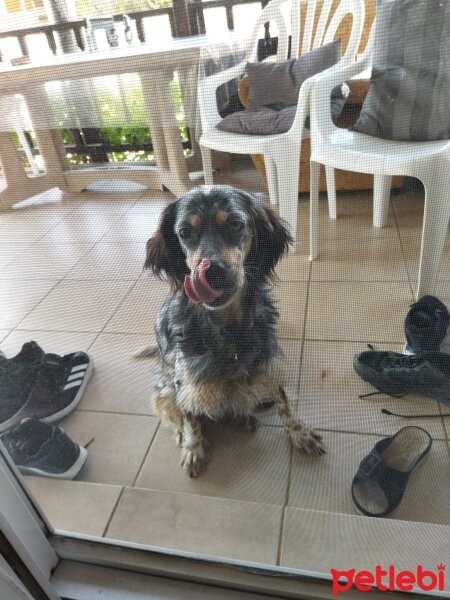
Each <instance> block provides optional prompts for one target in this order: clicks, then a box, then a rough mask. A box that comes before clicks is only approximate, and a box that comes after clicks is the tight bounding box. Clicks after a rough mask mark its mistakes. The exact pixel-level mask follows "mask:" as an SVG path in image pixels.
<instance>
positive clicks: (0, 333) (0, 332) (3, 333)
mask: <svg viewBox="0 0 450 600" xmlns="http://www.w3.org/2000/svg"><path fill="white" fill-rule="evenodd" d="M9 333H10V330H9V329H0V342H1V341H2V340H4V339H5V337H6V336H7V335H8V334H9Z"/></svg>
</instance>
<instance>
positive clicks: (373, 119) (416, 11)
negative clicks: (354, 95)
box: [353, 0, 450, 141]
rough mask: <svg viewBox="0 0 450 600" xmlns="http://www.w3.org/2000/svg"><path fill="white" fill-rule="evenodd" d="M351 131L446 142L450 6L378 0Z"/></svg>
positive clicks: (432, 0)
mask: <svg viewBox="0 0 450 600" xmlns="http://www.w3.org/2000/svg"><path fill="white" fill-rule="evenodd" d="M353 129H354V130H356V131H359V132H361V133H366V134H369V135H373V136H376V137H380V138H385V139H392V140H411V141H431V140H440V139H448V138H450V2H449V1H448V0H445V1H441V0H378V3H377V21H376V25H375V37H374V48H373V67H372V76H371V80H370V88H369V92H368V94H367V97H366V99H365V101H364V104H363V108H362V111H361V114H360V117H359V119H358V121H357V122H356V124H355V125H354V127H353Z"/></svg>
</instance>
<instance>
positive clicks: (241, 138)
mask: <svg viewBox="0 0 450 600" xmlns="http://www.w3.org/2000/svg"><path fill="white" fill-rule="evenodd" d="M332 4H333V0H323V2H322V6H320V5H318V4H317V2H316V0H309V1H308V5H307V10H306V17H305V25H304V28H303V31H304V33H303V38H302V40H300V39H299V37H300V34H299V32H300V31H301V24H300V1H299V0H293V2H292V7H291V8H289V5H290V2H289V0H272V1H271V2H270V3H269V4H268V5H267V6H266V7H265V8H264V10H263V11H262V12H261V14H260V15H259V18H258V20H257V22H256V25H255V29H254V31H253V34H252V37H251V41H250V44H249V51H248V54H247V56H246V58H245V60H243V61H242V62H241V63H240V64H238V65H236V66H234V67H232V68H230V69H227V70H226V71H222V72H221V73H218V74H215V75H212V76H210V77H205V78H200V81H199V107H200V117H201V123H202V131H203V133H202V135H201V137H200V141H199V144H200V148H201V152H202V159H203V171H204V175H205V183H206V184H208V185H211V184H212V183H213V169H212V162H211V150H219V151H223V152H231V153H238V154H263V155H264V163H265V168H266V174H267V182H268V188H269V196H270V202H271V204H278V205H279V214H280V216H281V217H282V218H283V219H285V220H286V221H287V223H288V224H289V227H290V231H291V234H292V236H293V238H294V240H295V239H296V233H297V203H298V180H299V169H300V151H301V140H302V137H308V136H309V130H308V129H305V128H304V123H305V120H306V117H307V116H308V114H309V92H310V86H311V78H310V79H308V80H306V81H305V82H304V83H303V85H302V86H301V88H300V93H299V97H298V103H297V112H296V115H295V119H294V122H293V124H292V127H291V128H290V129H289V131H287V132H286V133H282V134H276V135H267V136H262V135H242V134H236V133H228V132H225V131H220V130H219V129H217V128H216V125H217V123H219V121H220V120H221V117H220V115H219V113H218V112H217V106H216V90H217V88H218V87H219V86H220V85H222V84H224V83H226V82H227V81H230V80H232V79H235V78H238V77H241V76H242V75H243V74H244V72H245V66H246V63H247V62H248V61H253V62H255V61H256V60H257V59H256V51H257V44H258V38H260V37H261V29H262V28H263V26H264V24H265V23H267V22H275V23H276V26H277V29H278V48H277V56H276V60H277V61H278V62H281V61H283V60H286V59H287V58H288V38H289V34H290V33H291V35H292V43H291V48H292V50H291V55H292V56H293V57H294V56H295V57H297V56H299V54H305V53H306V52H309V51H311V50H313V49H315V48H318V47H320V46H322V45H324V44H326V43H328V42H331V41H333V39H334V37H335V34H336V31H337V29H338V27H339V25H340V23H341V22H342V20H343V19H344V17H345V16H346V15H347V14H349V13H350V14H351V15H352V31H351V34H350V36H349V42H348V45H347V48H346V51H345V54H344V55H343V57H342V59H341V61H340V62H339V64H341V65H348V64H350V63H353V62H354V60H355V57H356V52H357V50H358V47H359V43H360V39H361V34H362V29H363V24H364V16H365V5H364V1H363V0H341V2H340V4H339V5H338V8H337V9H336V11H335V12H334V14H333V17H332V18H331V19H330V11H331V7H332ZM286 8H288V10H287V11H286ZM319 11H320V17H319V19H318V21H317V25H316V26H315V25H314V23H315V17H316V16H318V15H317V14H316V13H319ZM286 12H287V13H288V15H289V16H288V17H287V18H286V16H285V14H286ZM328 21H329V22H328ZM328 111H330V102H329V101H328ZM327 185H328V186H329V188H330V189H331V194H330V196H331V197H335V183H334V172H333V170H332V169H327Z"/></svg>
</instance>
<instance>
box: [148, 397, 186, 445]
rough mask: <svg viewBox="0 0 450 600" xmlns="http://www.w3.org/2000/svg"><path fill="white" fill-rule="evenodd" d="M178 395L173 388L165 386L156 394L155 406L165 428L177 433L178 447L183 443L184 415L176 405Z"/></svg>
mask: <svg viewBox="0 0 450 600" xmlns="http://www.w3.org/2000/svg"><path fill="white" fill-rule="evenodd" d="M176 397H177V393H176V390H175V388H174V387H173V386H171V385H165V386H164V387H162V388H161V389H159V390H158V391H157V392H156V395H155V397H154V404H155V408H156V411H157V412H158V413H159V415H160V417H161V421H162V423H163V425H164V426H165V427H169V428H170V429H173V430H174V431H175V442H176V444H177V446H181V445H182V443H183V413H182V412H181V411H180V409H179V408H178V406H177V404H176Z"/></svg>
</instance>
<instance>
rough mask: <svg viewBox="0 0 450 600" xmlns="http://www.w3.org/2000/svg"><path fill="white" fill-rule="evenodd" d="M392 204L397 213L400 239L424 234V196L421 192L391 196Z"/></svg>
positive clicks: (411, 191)
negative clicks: (413, 234)
mask: <svg viewBox="0 0 450 600" xmlns="http://www.w3.org/2000/svg"><path fill="white" fill-rule="evenodd" d="M391 204H392V207H393V210H394V213H395V220H396V221H397V225H398V228H399V232H400V237H403V236H404V235H409V234H411V233H413V232H414V233H416V234H418V235H420V234H421V232H422V226H423V208H424V194H423V191H420V190H417V189H416V190H414V189H411V190H407V191H405V192H404V193H401V194H398V195H393V196H391Z"/></svg>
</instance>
